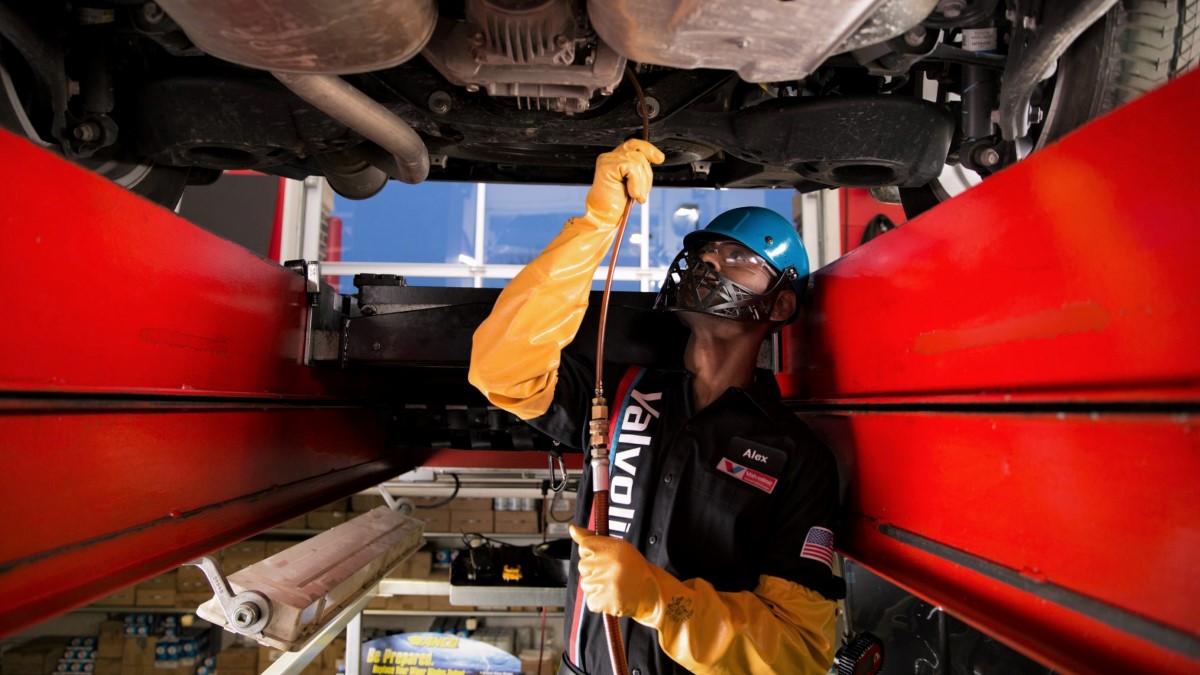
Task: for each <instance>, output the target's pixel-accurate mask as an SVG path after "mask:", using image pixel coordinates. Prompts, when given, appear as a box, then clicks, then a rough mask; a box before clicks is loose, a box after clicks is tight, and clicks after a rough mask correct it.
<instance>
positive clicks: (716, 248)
mask: <svg viewBox="0 0 1200 675" xmlns="http://www.w3.org/2000/svg"><path fill="white" fill-rule="evenodd" d="M688 257H689V258H690V259H692V260H693V261H698V260H703V259H705V258H706V257H712V258H714V259H715V260H716V261H717V263H718V264H719V265H720V266H721V269H722V270H726V269H742V270H746V271H748V272H765V273H766V275H767V276H768V278H774V277H775V275H776V272H775V268H773V267H771V264H770V263H768V262H767V261H766V260H765V259H764V258H763V257H762V256H760V255H759V254H757V253H755V252H754V251H751V250H750V249H749V248H747V247H745V246H744V245H742V244H739V243H738V242H736V241H732V240H724V241H706V242H701V243H700V244H699V245H698V246H696V247H694V248H693V249H692V250H690V251H689V252H688Z"/></svg>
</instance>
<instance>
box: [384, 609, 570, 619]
mask: <svg viewBox="0 0 1200 675" xmlns="http://www.w3.org/2000/svg"><path fill="white" fill-rule="evenodd" d="M363 614H365V615H366V616H482V617H509V618H517V619H522V618H523V619H536V618H539V617H541V616H542V613H541V612H502V611H498V610H492V609H489V610H484V611H479V612H471V611H466V610H461V609H453V610H428V609H367V610H363ZM562 617H563V613H562V612H546V618H548V619H561V618H562Z"/></svg>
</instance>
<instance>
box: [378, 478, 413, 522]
mask: <svg viewBox="0 0 1200 675" xmlns="http://www.w3.org/2000/svg"><path fill="white" fill-rule="evenodd" d="M379 494H381V495H383V501H384V502H386V503H387V507H388V508H389V509H391V510H393V511H395V512H396V513H399V514H400V515H402V516H411V515H412V514H413V512H414V511H416V510H417V504H416V502H414V501H413V500H411V499H409V498H408V497H400V498H396V497H395V496H394V495H393V494H392V493H391V492H388V489H387V488H386V487H384V486H382V485H380V486H379Z"/></svg>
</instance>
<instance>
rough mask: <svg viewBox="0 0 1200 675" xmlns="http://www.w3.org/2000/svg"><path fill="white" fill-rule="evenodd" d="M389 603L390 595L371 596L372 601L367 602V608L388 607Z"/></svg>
mask: <svg viewBox="0 0 1200 675" xmlns="http://www.w3.org/2000/svg"><path fill="white" fill-rule="evenodd" d="M387 604H388V596H386V595H377V596H375V597H373V598H371V601H370V602H368V603H367V607H366V608H367V609H387Z"/></svg>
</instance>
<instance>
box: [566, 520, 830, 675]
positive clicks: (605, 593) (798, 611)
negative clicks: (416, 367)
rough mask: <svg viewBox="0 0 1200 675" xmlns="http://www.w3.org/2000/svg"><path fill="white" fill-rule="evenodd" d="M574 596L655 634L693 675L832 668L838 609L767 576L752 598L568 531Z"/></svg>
mask: <svg viewBox="0 0 1200 675" xmlns="http://www.w3.org/2000/svg"><path fill="white" fill-rule="evenodd" d="M571 538H572V539H574V540H575V543H576V544H578V545H579V590H580V591H582V592H583V594H584V597H585V598H586V600H587V606H588V609H589V610H591V611H593V612H597V613H604V614H613V615H615V616H626V617H629V618H631V619H633V620H634V621H637V622H638V623H640V624H642V625H644V626H649V627H651V628H654V629H656V630H657V631H658V644H659V646H660V647H662V650H663V651H664V652H665V653H666V654H667V655H668V656H670V657H671V658H672V659H674V660H675V661H676V662H677V663H679V664H680V665H681V666H683V667H685V668H687V669H688V670H689V671H691V672H693V673H711V674H714V675H715V674H717V673H722V674H724V673H729V674H733V673H751V674H753V675H758V674H762V675H767V674H769V673H798V674H803V673H813V674H814V675H815V674H817V673H826V672H828V671H829V667H830V666H831V665H832V664H833V652H834V648H835V645H836V643H835V640H836V638H837V635H836V629H837V605H836V604H835V603H834V602H833V601H831V600H826V599H825V598H824V597H823V596H822V595H821V594H820V593H817V592H816V591H812V590H809V589H807V588H804V587H803V586H800V585H799V584H795V583H792V582H790V581H786V580H784V579H780V578H778V577H772V576H766V575H764V576H762V577H759V582H758V587H757V588H755V589H754V592H753V593H751V592H748V591H743V592H740V593H725V592H721V591H717V590H716V589H714V588H713V586H712V584H710V583H708V582H707V581H704V580H703V579H692V580H689V581H686V582H684V581H680V580H678V579H676V578H675V577H673V576H671V575H670V574H668V573H667V572H666V570H664V569H662V568H661V567H658V566H657V565H652V564H650V563H649V562H648V561H647V560H646V559H645V557H643V556H642V554H641V553H639V552H638V550H637V549H635V548H634V547H633V546H632V545H630V544H629V543H628V542H625V541H622V540H620V539H613V538H611V537H601V536H599V535H596V534H593V533H591V532H588V531H587V530H584V529H581V528H578V527H575V526H574V525H572V526H571Z"/></svg>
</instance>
